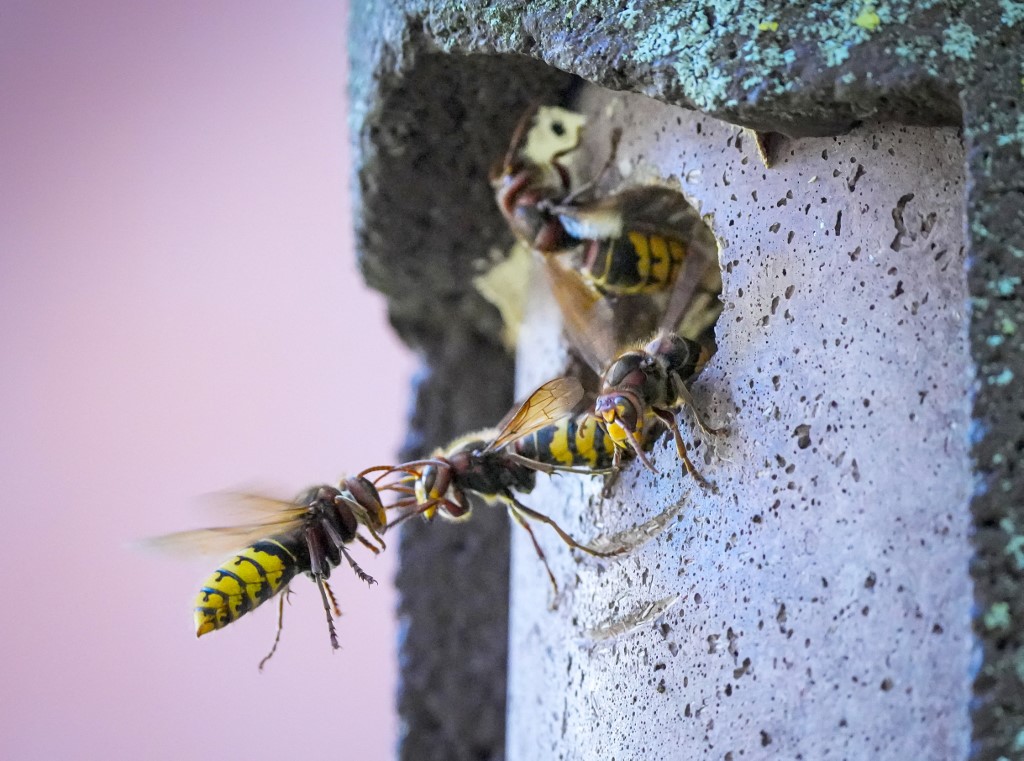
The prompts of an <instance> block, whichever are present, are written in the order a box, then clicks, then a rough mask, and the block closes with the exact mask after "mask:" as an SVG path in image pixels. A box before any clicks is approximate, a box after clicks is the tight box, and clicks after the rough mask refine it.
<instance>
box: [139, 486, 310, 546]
mask: <svg viewBox="0 0 1024 761" xmlns="http://www.w3.org/2000/svg"><path fill="white" fill-rule="evenodd" d="M217 502H218V506H219V507H224V508H226V509H230V510H232V511H234V514H235V515H238V516H239V518H240V519H242V518H248V521H246V522H241V520H240V522H239V523H238V524H237V525H231V526H218V527H215V528H201V529H195V530H192V531H178V532H175V533H173V534H164V535H163V536H155V537H152V538H150V539H145V540H143V541H142V542H140V543H139V545H140V546H141V547H143V548H145V549H153V550H159V551H160V552H168V553H171V554H175V555H211V554H220V555H223V554H226V553H228V552H233V551H236V550H240V549H243V548H245V547H248V546H249V545H250V544H252V543H253V542H256V541H258V540H260V539H264V538H266V537H268V536H271V535H273V534H281V533H284V532H286V531H289V530H291V529H294V528H296V527H298V526H301V525H302V522H303V520H304V519H305V516H306V514H307V512H308V508H307V507H306V505H300V504H297V503H295V502H289V501H287V500H280V499H274V498H272V497H265V496H262V495H259V494H225V495H217Z"/></svg>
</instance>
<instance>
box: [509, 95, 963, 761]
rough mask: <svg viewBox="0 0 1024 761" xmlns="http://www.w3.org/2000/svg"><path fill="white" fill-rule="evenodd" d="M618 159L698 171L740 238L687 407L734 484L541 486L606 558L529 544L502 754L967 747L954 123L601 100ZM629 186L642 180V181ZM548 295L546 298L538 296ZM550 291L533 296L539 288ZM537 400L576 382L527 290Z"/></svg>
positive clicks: (528, 343) (657, 451) (728, 255)
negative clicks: (803, 133) (860, 120)
mask: <svg viewBox="0 0 1024 761" xmlns="http://www.w3.org/2000/svg"><path fill="white" fill-rule="evenodd" d="M581 108H582V110H584V111H585V112H586V113H588V114H591V115H592V116H591V121H592V122H595V121H597V122H598V125H595V129H594V132H595V133H596V134H594V135H593V136H592V139H591V140H590V144H591V145H592V146H593V147H594V151H593V152H594V153H595V154H596V156H597V157H598V159H599V160H600V158H602V157H603V155H604V150H603V149H602V148H603V146H602V143H603V142H604V141H603V137H604V136H605V135H606V134H607V131H608V130H609V129H610V128H611V127H612V126H621V127H622V128H623V130H624V138H623V142H622V148H621V150H620V161H619V167H620V169H621V170H622V171H623V172H624V174H626V175H627V180H626V182H627V184H628V183H629V177H630V176H632V177H634V178H635V177H639V178H641V181H642V180H644V179H649V178H651V177H654V176H657V177H661V178H665V179H675V180H677V181H679V183H680V186H681V188H682V190H683V192H684V193H685V194H686V195H687V196H688V197H689V198H690V199H691V201H692V202H693V203H694V205H695V206H696V207H697V208H699V209H700V211H701V213H702V214H703V215H704V217H705V219H706V220H707V221H709V223H710V224H711V226H712V228H713V229H714V231H715V233H716V234H717V236H718V237H719V239H720V242H721V245H722V248H721V254H720V255H721V262H722V265H723V282H724V291H723V296H722V298H723V301H724V303H725V311H724V312H723V314H722V316H721V318H720V321H719V323H718V327H717V331H716V333H717V340H718V345H719V351H718V354H717V355H716V356H715V357H714V359H713V360H712V362H711V363H710V364H709V365H708V367H707V368H706V369H705V371H704V373H703V375H702V376H701V378H700V379H699V381H698V382H697V383H696V384H695V386H694V396H695V401H696V403H697V405H698V407H699V408H700V410H701V411H702V413H703V415H704V416H705V418H706V419H708V421H709V423H710V424H711V425H714V426H726V427H728V429H729V430H728V433H727V434H725V435H722V436H720V437H715V438H713V439H707V438H706V437H705V438H702V437H701V436H700V435H699V432H696V428H695V426H693V425H692V424H690V423H691V422H692V418H689V417H688V416H687V414H686V413H684V414H683V416H682V419H683V421H684V422H683V426H684V430H685V431H686V438H687V439H689V440H693V439H694V438H696V439H697V441H699V442H700V443H699V445H698V448H697V450H696V451H697V453H698V457H697V459H696V462H697V463H698V467H699V469H700V470H701V471H702V472H703V474H704V476H705V477H706V478H707V479H708V480H710V481H712V482H713V483H714V484H715V485H716V486H717V493H712V492H709V491H708V490H705V489H703V488H701V487H700V485H698V484H697V483H695V482H694V481H693V480H692V479H690V478H688V477H685V476H681V469H680V463H679V461H678V458H677V457H676V454H675V450H674V447H673V446H672V445H671V438H670V437H669V436H663V437H662V439H661V440H660V441H659V442H658V443H657V444H656V445H655V448H654V455H653V460H654V463H655V464H656V466H657V467H658V469H659V470H660V471H661V474H660V475H654V474H652V473H650V472H648V471H647V470H645V469H644V468H643V467H642V466H641V465H640V464H639V463H636V462H634V463H632V464H631V465H630V466H629V468H628V469H627V471H626V472H625V474H624V475H623V476H622V477H621V479H620V480H619V482H618V483H617V484H616V486H615V488H614V490H613V491H612V493H611V495H610V496H609V498H607V499H602V497H601V482H600V479H588V478H586V477H580V476H574V475H569V476H562V477H558V478H555V479H551V480H546V479H542V485H541V486H540V487H539V488H538V489H537V490H536V491H535V492H534V493H533V494H532V495H530V497H529V499H527V500H526V501H527V502H528V503H529V504H530V505H531V506H532V507H535V508H537V509H539V510H541V511H543V512H547V513H549V514H551V515H552V516H554V517H555V518H556V519H557V520H558V521H559V522H561V524H562V525H563V526H565V527H566V528H569V527H571V529H570V531H571V532H572V533H574V534H575V535H576V536H578V537H583V538H585V539H590V538H593V537H600V538H601V539H603V540H607V541H611V542H618V541H623V542H625V543H626V544H628V545H630V547H631V549H630V551H629V552H628V553H627V554H626V555H624V556H622V557H621V558H618V559H614V560H607V561H606V560H595V559H593V558H589V557H586V556H583V557H581V556H574V555H573V554H571V553H570V552H569V551H568V549H567V548H565V547H564V546H562V545H561V544H560V543H559V541H558V539H557V537H554V536H553V535H551V536H549V537H547V541H546V542H545V547H546V549H547V552H548V555H549V557H550V558H551V563H552V566H553V568H554V571H555V574H556V576H557V577H558V578H559V579H560V581H561V583H562V584H563V592H562V596H561V598H560V599H559V600H558V601H557V604H558V606H557V609H556V610H554V611H551V610H549V603H550V602H551V600H550V599H549V598H550V597H551V590H550V587H549V585H548V581H547V578H546V576H545V575H544V573H543V571H542V568H541V567H540V564H539V563H538V561H537V559H536V556H535V555H534V552H533V548H532V546H531V545H530V542H529V539H528V537H526V536H525V533H524V532H519V531H517V532H514V533H513V555H512V560H513V562H512V597H511V623H510V648H509V651H510V662H509V725H508V733H507V737H508V759H509V761H530V760H532V759H538V758H559V759H596V758H601V759H612V758H615V759H639V758H643V759H649V760H654V759H665V760H668V759H679V758H687V759H723V758H725V759H740V758H745V759H761V758H764V759H769V758H771V759H779V758H786V759H797V758H804V759H825V758H851V759H861V758H864V759H866V758H885V759H898V758H922V759H924V758H928V759H955V758H966V757H967V753H968V745H969V731H970V721H969V716H968V710H967V707H968V702H969V700H970V695H971V677H970V660H971V620H970V609H971V604H972V588H971V584H970V581H969V577H968V562H969V559H970V556H971V547H970V543H969V540H968V533H969V527H970V514H969V511H968V509H967V504H968V497H969V494H970V490H971V482H972V475H971V467H970V459H969V457H968V444H969V442H968V430H969V423H970V401H969V400H970V383H971V371H972V367H971V361H970V354H969V352H968V348H967V313H966V308H967V304H966V299H967V289H966V278H965V273H964V267H963V264H964V259H963V254H964V239H963V228H962V224H961V208H962V206H963V203H964V198H963V194H964V185H963V171H962V166H963V148H962V145H961V142H960V138H959V136H958V135H957V132H956V130H953V129H923V128H907V127H881V126H875V127H871V128H867V127H865V128H860V129H857V130H855V131H853V132H852V133H850V134H848V135H845V136H842V137H821V138H803V139H799V140H783V141H778V142H775V143H774V144H773V146H772V147H773V148H774V152H775V154H776V156H777V161H776V163H775V164H774V165H773V167H772V168H771V169H766V168H765V167H764V165H763V164H762V162H761V160H760V158H759V157H758V154H757V152H756V150H755V146H754V144H753V141H752V139H751V137H750V135H749V134H748V133H744V132H743V131H742V130H741V129H739V128H738V127H735V126H733V125H730V124H726V123H724V122H720V121H717V120H714V119H711V118H709V117H705V116H701V115H699V114H696V113H694V112H691V111H685V110H683V109H680V108H678V107H674V106H667V105H665V104H662V103H658V102H656V101H653V100H651V99H648V98H645V97H643V96H636V95H616V94H612V93H610V92H609V91H607V90H601V89H599V88H588V90H587V91H586V95H585V96H584V98H583V103H582V105H581ZM633 181H634V182H635V181H636V180H635V179H634V180H633ZM534 292H535V293H538V294H543V293H544V290H543V288H538V289H536V290H535V291H534ZM543 298H545V297H544V296H538V301H542V300H543ZM527 314H528V315H529V316H528V320H530V324H529V326H528V329H527V330H526V331H525V334H524V336H523V340H522V341H521V342H520V347H519V354H518V357H517V368H518V376H519V384H518V387H519V390H520V392H525V391H528V390H529V389H530V388H532V387H533V386H534V385H536V382H538V381H539V380H542V379H543V378H544V377H546V376H550V375H553V374H557V372H558V371H559V368H560V367H561V365H562V357H560V356H559V355H558V353H557V352H554V353H553V352H551V351H550V346H551V342H550V340H546V339H545V338H544V337H543V335H542V334H544V333H547V334H553V335H555V336H557V335H558V330H559V328H558V315H557V310H554V311H552V309H551V308H550V307H548V306H546V305H544V304H543V303H534V304H533V305H532V306H531V308H530V309H528V310H527Z"/></svg>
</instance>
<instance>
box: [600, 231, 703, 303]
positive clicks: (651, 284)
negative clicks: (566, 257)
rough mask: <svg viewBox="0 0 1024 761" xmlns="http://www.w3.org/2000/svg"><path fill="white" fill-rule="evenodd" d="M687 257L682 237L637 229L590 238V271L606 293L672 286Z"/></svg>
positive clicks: (631, 292)
mask: <svg viewBox="0 0 1024 761" xmlns="http://www.w3.org/2000/svg"><path fill="white" fill-rule="evenodd" d="M685 257H686V247H685V246H684V245H683V244H682V243H681V242H680V241H679V240H676V239H675V238H670V237H667V236H665V235H661V234H657V233H655V234H647V233H642V232H637V231H635V230H634V231H629V232H627V233H626V234H625V235H624V236H622V237H618V238H612V239H610V240H592V241H590V244H589V247H588V249H587V254H586V260H587V264H586V274H587V276H588V277H589V278H590V280H591V281H592V282H593V284H594V286H595V287H596V288H597V289H598V290H599V291H601V292H602V293H610V294H616V295H621V294H645V293H657V292H658V291H663V290H665V289H666V288H670V287H671V286H672V284H673V283H674V282H675V280H676V276H677V275H678V274H679V268H680V266H681V265H682V263H683V259H684V258H685Z"/></svg>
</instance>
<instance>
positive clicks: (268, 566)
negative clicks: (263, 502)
mask: <svg viewBox="0 0 1024 761" xmlns="http://www.w3.org/2000/svg"><path fill="white" fill-rule="evenodd" d="M286 539H287V538H286V537H284V536H280V537H273V538H269V539H262V540H260V541H258V542H256V543H255V544H252V545H250V546H249V547H246V548H245V549H244V550H242V551H241V552H239V553H238V554H237V555H235V556H234V557H232V558H231V559H229V560H228V561H226V562H225V563H224V564H223V565H221V567H220V568H218V569H217V570H216V571H214V572H213V574H211V575H210V578H208V579H207V580H206V583H205V584H203V588H202V589H201V590H200V591H199V594H198V595H197V596H196V603H195V622H196V636H197V637H202V636H203V635H204V634H206V633H207V632H212V631H214V630H215V629H222V628H223V627H225V626H227V625H228V624H230V623H232V622H233V621H237V620H238V619H239V618H241V617H242V616H244V615H245V614H246V613H248V612H249V611H250V610H253V609H254V608H256V607H257V606H259V605H261V604H262V603H264V602H266V601H267V600H269V599H270V598H271V597H273V596H274V595H275V594H277V593H278V592H280V591H281V589H282V588H283V587H284V586H285V585H286V584H287V583H288V582H289V581H291V580H292V579H293V578H294V577H295V575H296V574H297V573H298V572H299V571H301V570H303V569H302V568H301V567H300V563H299V559H298V557H297V552H296V548H295V547H291V548H290V547H289V546H287V545H290V544H292V543H290V542H287V540H286Z"/></svg>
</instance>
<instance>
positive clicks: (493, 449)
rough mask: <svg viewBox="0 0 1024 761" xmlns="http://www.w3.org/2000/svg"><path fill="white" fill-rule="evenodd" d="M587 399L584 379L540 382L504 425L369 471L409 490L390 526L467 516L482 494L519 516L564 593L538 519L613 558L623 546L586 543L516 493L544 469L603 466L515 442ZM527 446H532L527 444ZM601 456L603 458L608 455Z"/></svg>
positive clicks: (585, 548) (529, 487)
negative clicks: (556, 458) (546, 455)
mask: <svg viewBox="0 0 1024 761" xmlns="http://www.w3.org/2000/svg"><path fill="white" fill-rule="evenodd" d="M582 398H583V388H582V386H581V385H580V382H579V381H578V380H576V379H574V378H556V379H555V380H552V381H548V382H547V383H545V384H543V385H542V386H540V387H539V388H538V389H537V390H536V391H534V392H533V393H532V394H531V395H530V396H529V398H528V399H527V400H526V401H525V402H523V403H522V404H521V405H519V406H518V407H514V408H513V409H512V410H511V412H510V413H509V414H508V415H507V416H506V418H505V420H503V421H502V423H500V424H499V425H498V426H497V428H496V429H491V430H487V431H481V432H478V433H473V434H468V435H466V436H462V437H460V438H458V439H456V440H455V441H453V442H452V443H451V444H449V445H448V446H447V447H446V448H445V449H443V450H441V451H439V452H437V453H436V454H435V455H434V456H433V457H430V458H428V459H424V460H414V461H412V462H407V463H403V464H401V465H397V466H394V467H378V468H371V469H369V470H367V471H363V474H362V475H367V474H368V473H370V472H372V471H374V470H384V471H385V473H384V474H383V475H382V476H381V477H380V478H381V479H386V478H387V477H388V476H389V475H398V476H399V478H398V480H397V481H394V482H391V483H388V484H387V485H385V486H382V487H381V491H385V490H393V491H396V492H398V493H400V494H402V495H404V496H401V497H400V498H399V499H397V500H396V501H395V502H394V503H393V504H391V505H389V506H388V507H389V508H396V509H403V508H404V509H406V512H405V513H404V514H403V515H402V516H400V517H399V518H397V519H396V520H394V521H393V522H392V523H391V524H390V525H392V526H394V525H395V524H397V523H400V522H401V521H403V520H405V519H406V518H408V517H409V516H412V515H417V514H418V515H422V516H424V517H425V518H427V519H432V518H433V517H434V516H435V515H437V514H440V515H441V516H442V517H444V518H448V519H450V520H464V519H466V518H468V517H469V516H470V514H471V511H472V501H471V495H475V496H476V497H479V498H480V500H481V501H483V502H484V503H485V504H502V505H504V506H505V507H506V508H507V510H508V512H509V515H510V516H511V517H512V519H513V520H514V521H515V522H516V523H518V524H519V525H520V526H522V528H523V529H525V530H526V532H527V533H528V534H529V535H530V540H531V542H532V543H533V548H534V550H535V551H536V553H537V557H539V558H540V560H541V562H542V563H543V564H544V568H545V570H546V571H547V574H548V578H549V579H550V581H551V586H552V587H553V589H554V591H555V596H556V597H557V596H558V582H557V581H556V580H555V575H554V573H552V571H551V567H550V566H549V565H548V561H547V558H546V557H545V555H544V550H543V549H542V548H541V546H540V544H539V543H538V541H537V537H536V536H535V535H534V532H533V528H532V527H531V525H530V521H531V520H534V521H539V522H541V523H544V524H547V525H548V526H550V527H551V528H552V529H553V530H554V531H555V533H556V534H558V536H559V537H560V538H561V539H562V541H563V542H565V543H566V544H567V545H569V546H570V547H572V548H574V549H577V550H580V551H581V552H585V553H587V554H588V555H593V556H595V557H601V558H604V557H612V556H614V555H617V554H619V553H621V552H622V551H623V549H622V548H618V549H615V550H611V551H604V550H599V549H596V548H594V547H590V546H587V545H585V544H582V543H580V542H578V541H577V540H576V539H574V538H573V537H572V536H570V535H569V534H568V533H567V532H566V531H565V530H564V529H562V527H561V526H559V525H558V523H557V522H556V521H555V520H554V519H553V518H551V517H549V516H547V515H544V514H543V513H540V512H538V511H536V510H534V509H532V508H530V507H528V506H526V505H524V504H523V503H522V502H520V501H519V500H518V499H517V498H516V496H515V494H514V492H520V493H522V494H528V493H530V492H531V491H533V488H534V486H535V485H536V477H537V473H538V472H542V473H548V474H551V473H554V472H556V471H565V470H569V471H573V472H582V473H586V474H589V475H592V474H595V473H596V474H600V473H601V472H603V471H602V470H601V469H599V468H596V467H593V466H592V465H591V464H590V463H587V464H586V465H584V466H583V467H581V468H573V467H570V466H568V465H566V464H564V463H560V462H551V461H549V462H543V461H540V460H535V459H531V458H529V457H527V456H524V455H523V454H520V453H519V452H518V451H515V449H516V447H515V444H517V443H518V442H519V441H521V440H523V439H525V438H526V437H528V436H530V435H531V434H534V433H539V432H541V431H543V430H545V429H547V428H549V427H551V426H559V425H561V423H560V422H559V421H560V420H561V419H562V418H564V417H566V416H567V415H568V414H569V413H570V412H571V411H572V409H573V408H574V407H575V406H576V405H577V403H578V402H579V401H580V400H581V399H582ZM521 451H526V452H530V451H531V450H530V449H529V447H528V446H527V447H523V448H522V450H521ZM595 462H598V463H599V462H601V460H600V457H598V458H597V459H596V460H595ZM379 480H380V479H379Z"/></svg>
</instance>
